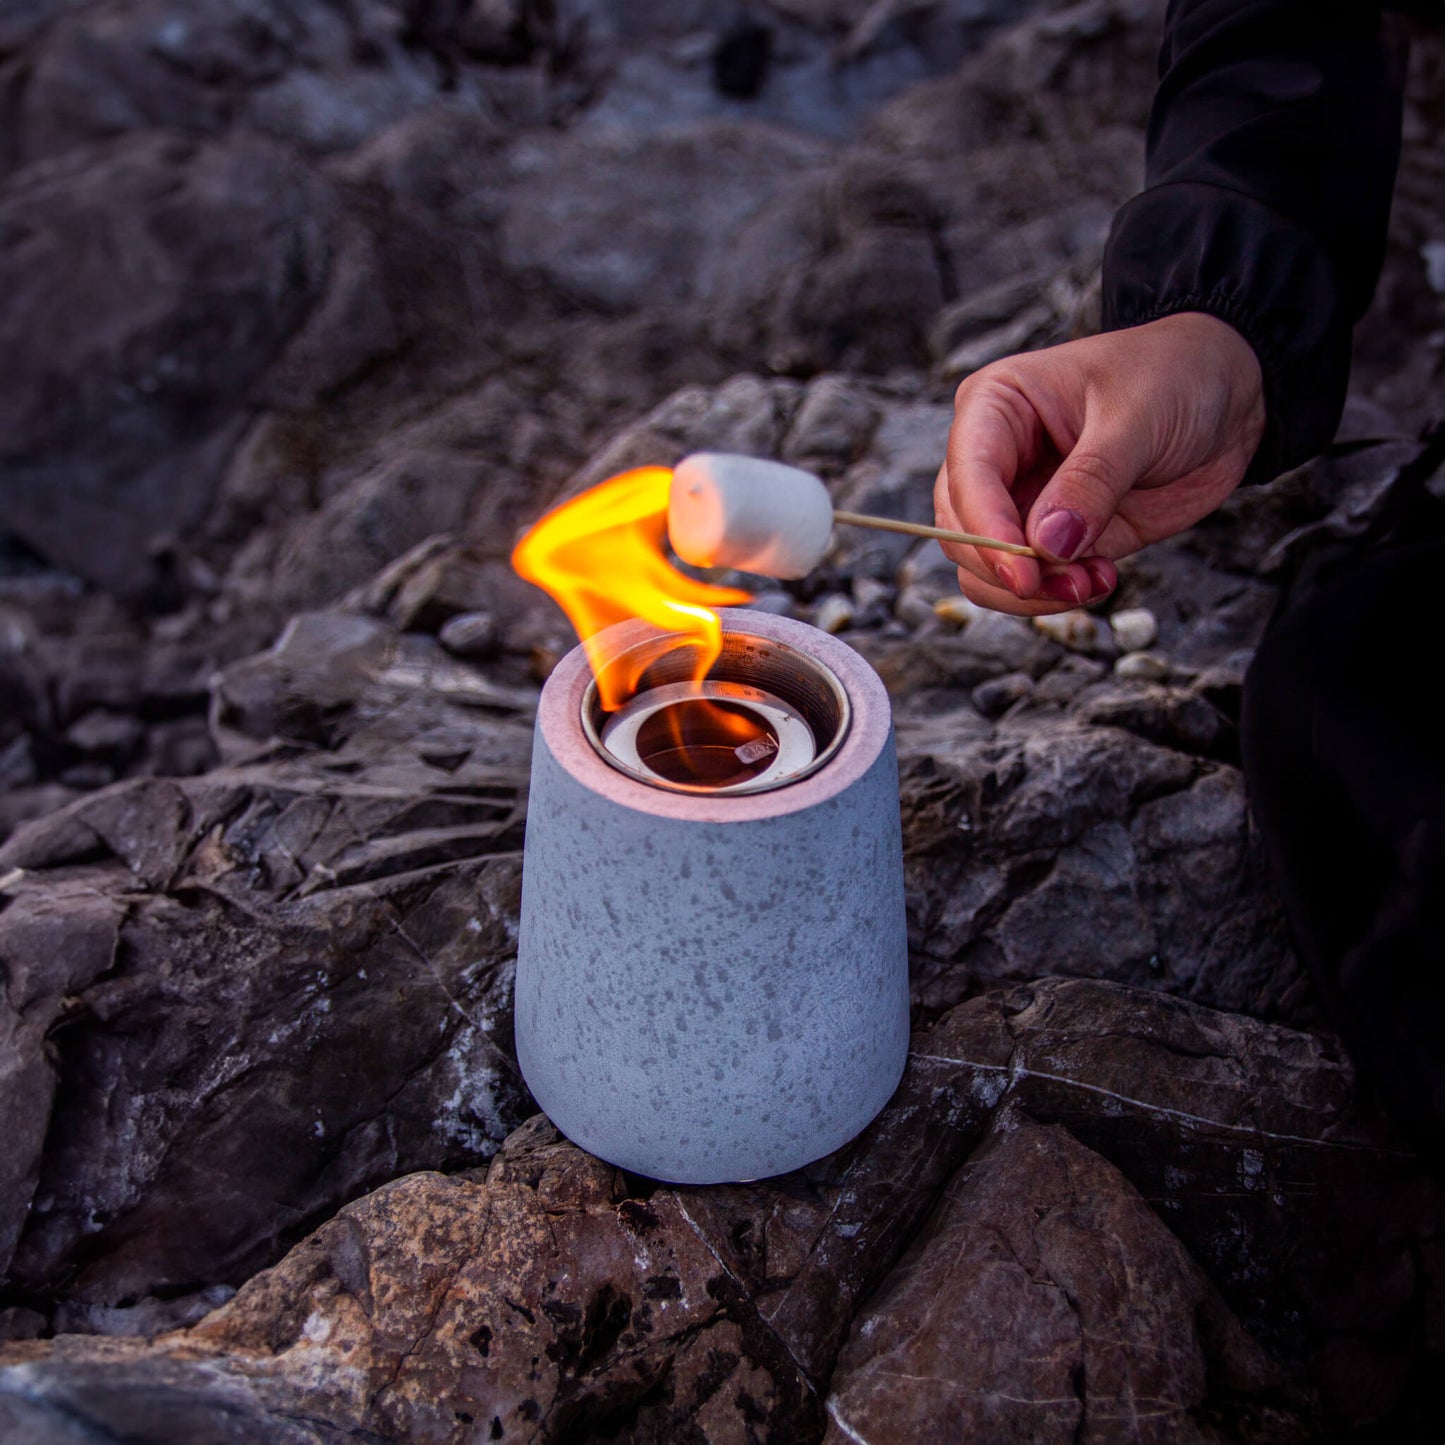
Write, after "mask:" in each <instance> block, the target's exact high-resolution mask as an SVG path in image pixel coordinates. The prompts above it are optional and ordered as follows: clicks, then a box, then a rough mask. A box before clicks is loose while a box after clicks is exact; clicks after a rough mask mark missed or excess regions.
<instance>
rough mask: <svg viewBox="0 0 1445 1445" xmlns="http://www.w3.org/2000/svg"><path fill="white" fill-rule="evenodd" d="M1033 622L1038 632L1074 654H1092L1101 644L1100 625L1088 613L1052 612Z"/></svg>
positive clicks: (1078, 611) (1077, 611)
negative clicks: (1069, 649)
mask: <svg viewBox="0 0 1445 1445" xmlns="http://www.w3.org/2000/svg"><path fill="white" fill-rule="evenodd" d="M1033 621H1034V627H1035V629H1036V630H1037V631H1039V632H1042V633H1043V634H1044V636H1045V637H1048V638H1051V639H1052V640H1053V641H1054V642H1058V643H1061V644H1062V645H1063V646H1064V647H1067V648H1071V649H1072V650H1073V651H1074V652H1083V653H1091V652H1093V651H1094V649H1095V648H1096V647H1097V646H1098V644H1099V624H1098V622H1096V621H1095V620H1094V618H1093V617H1092V616H1091V615H1090V614H1089V613H1087V612H1083V611H1080V610H1075V611H1073V612H1051V613H1048V614H1046V615H1045V616H1043V617H1035V618H1034V620H1033Z"/></svg>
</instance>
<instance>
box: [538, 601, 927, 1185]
mask: <svg viewBox="0 0 1445 1445" xmlns="http://www.w3.org/2000/svg"><path fill="white" fill-rule="evenodd" d="M721 616H722V622H723V647H722V652H721V654H720V656H719V657H718V658H717V660H716V662H715V663H714V664H713V666H712V667H711V669H710V670H709V671H708V673H707V676H706V678H705V679H704V680H703V681H702V682H700V683H699V682H698V681H696V680H694V678H693V677H692V672H693V666H692V663H693V659H694V657H695V653H693V651H692V650H691V648H689V647H687V646H686V645H685V641H686V640H685V639H684V638H682V637H681V636H680V635H672V634H666V633H659V632H658V631H657V630H656V629H654V628H652V627H650V626H647V625H646V624H642V623H623V624H621V625H619V626H616V627H613V628H611V629H609V630H608V631H607V632H606V633H605V634H602V641H603V643H604V651H605V655H606V657H607V658H608V659H612V660H616V662H617V664H618V665H619V666H621V665H626V666H627V667H628V669H629V675H631V674H634V673H636V672H637V671H638V670H639V667H640V669H641V676H640V680H639V682H638V684H637V685H636V687H635V689H633V691H632V695H631V697H630V698H629V700H628V701H627V702H626V703H625V704H624V705H623V706H621V707H620V708H617V709H616V710H615V711H613V712H611V713H607V712H604V711H603V709H602V707H601V704H600V701H599V692H598V688H597V685H596V683H595V681H594V679H593V675H592V671H591V668H590V667H589V665H588V661H587V658H586V656H585V654H584V652H583V649H582V648H581V647H578V648H576V649H574V650H573V651H572V652H571V653H570V654H568V656H567V657H566V658H564V659H563V661H562V662H561V663H560V664H559V665H558V667H557V669H556V670H555V671H554V672H553V674H552V676H551V678H550V679H549V680H548V682H547V685H546V687H545V688H544V689H543V692H542V699H541V704H540V707H539V710H538V716H537V727H536V736H535V742H534V748H533V769H532V782H531V795H530V802H529V811H528V821H527V842H526V853H525V861H524V873H523V884H522V914H521V936H520V941H519V947H518V958H517V999H516V1036H517V1055H518V1060H519V1062H520V1064H521V1068H522V1073H523V1076H524V1077H525V1079H526V1081H527V1084H528V1087H529V1088H530V1089H531V1090H532V1093H533V1095H534V1097H535V1098H536V1100H537V1102H538V1104H540V1105H541V1107H542V1108H543V1109H544V1110H545V1111H546V1113H547V1114H548V1115H549V1117H550V1118H551V1119H552V1121H553V1123H555V1124H556V1125H557V1127H558V1128H559V1129H561V1130H562V1132H563V1133H564V1134H566V1135H567V1136H568V1137H569V1138H571V1139H572V1140H573V1141H574V1142H575V1143H577V1144H579V1145H581V1146H582V1147H583V1148H585V1149H588V1150H590V1151H591V1152H592V1153H594V1154H597V1155H599V1156H600V1157H601V1158H603V1159H606V1160H608V1161H609V1162H611V1163H614V1164H617V1165H619V1166H620V1167H622V1168H625V1169H629V1170H632V1171H635V1172H637V1173H639V1174H644V1175H648V1176H651V1177H653V1178H658V1179H664V1180H669V1181H674V1182H682V1183H699V1184H700V1183H716V1182H720V1181H724V1180H741V1179H753V1178H761V1177H765V1176H769V1175H774V1174H780V1173H783V1172H785V1171H787V1170H790V1169H795V1168H798V1167H800V1166H801V1165H804V1164H807V1163H809V1162H810V1161H812V1160H814V1159H817V1158H820V1157H821V1156H822V1155H824V1154H827V1153H830V1152H831V1151H832V1150H834V1149H836V1148H838V1147H840V1146H841V1145H843V1144H845V1143H846V1142H847V1141H848V1140H849V1139H851V1138H852V1137H853V1136H854V1135H855V1134H857V1133H858V1132H859V1131H860V1130H861V1129H862V1128H863V1127H864V1126H865V1125H866V1124H867V1123H868V1122H869V1121H870V1120H871V1119H872V1118H873V1117H874V1116H875V1115H876V1114H877V1112H878V1111H879V1110H880V1109H881V1108H882V1106H883V1105H884V1103H885V1102H886V1101H887V1100H888V1098H889V1096H890V1095H891V1094H892V1092H893V1090H894V1088H895V1087H896V1085H897V1083H898V1080H899V1077H900V1076H901V1074H902V1071H903V1065H904V1060H905V1057H906V1054H907V1048H908V962H907V944H906V937H905V924H904V904H903V858H902V839H901V833H900V827H899V816H898V775H897V761H896V756H895V752H894V743H893V729H892V720H891V714H890V710H889V704H888V696H887V693H886V692H885V691H884V688H883V685H882V683H881V682H880V680H879V679H878V677H877V675H876V674H875V673H874V672H873V671H872V669H871V668H870V667H869V666H868V665H867V663H865V662H864V661H863V660H862V658H860V657H859V656H858V655H857V654H856V653H855V652H854V651H853V650H852V649H851V648H850V647H848V646H847V645H846V644H844V643H842V642H839V641H838V640H837V639H836V638H834V637H831V636H829V635H828V634H826V633H823V632H820V631H818V630H816V629H815V628H812V627H808V626H806V625H805V624H803V623H800V622H795V621H791V620H789V619H787V618H779V617H774V616H771V615H768V614H764V613H757V612H750V611H743V610H733V611H725V612H723V613H722V614H721ZM608 665H611V664H610V663H609V664H608Z"/></svg>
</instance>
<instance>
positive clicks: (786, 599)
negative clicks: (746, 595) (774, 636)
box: [744, 587, 793, 617]
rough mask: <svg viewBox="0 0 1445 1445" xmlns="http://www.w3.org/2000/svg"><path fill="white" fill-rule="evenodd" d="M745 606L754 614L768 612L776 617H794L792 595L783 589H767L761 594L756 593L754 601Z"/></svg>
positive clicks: (753, 597)
mask: <svg viewBox="0 0 1445 1445" xmlns="http://www.w3.org/2000/svg"><path fill="white" fill-rule="evenodd" d="M744 605H745V606H747V607H750V608H751V609H752V610H753V611H754V612H767V613H770V614H771V615H772V616H774V617H791V616H792V615H793V597H792V594H791V593H789V592H784V591H783V589H782V588H781V587H765V588H764V589H763V590H762V591H761V592H754V593H753V595H752V599H751V600H750V601H749V602H747V603H745V604H744Z"/></svg>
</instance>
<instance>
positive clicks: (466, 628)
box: [437, 612, 497, 657]
mask: <svg viewBox="0 0 1445 1445" xmlns="http://www.w3.org/2000/svg"><path fill="white" fill-rule="evenodd" d="M437 641H438V642H440V643H441V645H442V646H443V647H444V648H446V650H447V651H448V652H449V653H451V655H452V656H453V657H490V656H491V655H492V654H493V653H494V652H495V651H496V650H497V620H496V618H495V617H493V616H492V614H491V613H490V612H459V613H458V614H457V615H456V616H455V617H449V618H447V620H446V621H445V622H444V623H443V624H442V630H441V631H440V632H439V633H437Z"/></svg>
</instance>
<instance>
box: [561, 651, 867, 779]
mask: <svg viewBox="0 0 1445 1445" xmlns="http://www.w3.org/2000/svg"><path fill="white" fill-rule="evenodd" d="M722 642H723V647H722V652H721V653H720V654H719V656H718V659H717V661H716V662H715V663H714V664H713V666H712V667H711V668H710V669H709V671H708V673H707V676H706V677H705V678H704V679H703V681H702V682H700V683H699V682H696V681H694V680H693V678H692V671H693V666H694V663H693V646H692V644H691V643H689V642H688V641H687V640H686V639H685V638H684V637H683V636H682V635H681V634H676V633H673V634H663V635H660V636H655V637H651V638H649V639H647V640H646V641H644V642H641V643H638V644H634V645H633V646H632V647H629V648H628V649H626V650H625V651H624V652H622V653H619V654H618V655H617V656H616V657H614V658H612V659H611V660H610V661H609V662H608V664H607V668H606V669H604V675H605V672H606V670H609V669H611V668H619V669H622V668H625V669H627V670H629V671H631V670H635V669H636V668H638V667H640V668H641V676H640V678H639V680H638V683H637V687H636V690H635V691H634V693H633V696H632V697H631V698H630V699H629V700H628V701H627V702H626V703H624V704H623V706H622V707H620V708H618V709H617V711H615V712H612V713H608V712H605V711H604V710H603V708H602V703H601V696H600V693H599V691H598V688H597V684H596V682H595V681H594V682H592V683H590V684H589V686H588V687H587V690H586V692H585V694H584V696H583V699H582V728H583V731H584V732H585V733H586V736H587V739H588V741H589V742H590V743H591V744H592V746H593V748H595V749H596V751H597V753H598V754H599V755H600V756H601V757H602V758H604V759H605V760H606V761H607V762H608V763H609V764H610V765H611V766H612V767H614V768H616V769H617V770H618V771H619V772H623V773H626V774H628V776H630V777H633V778H637V779H638V780H639V781H641V782H644V783H647V784H649V785H650V786H652V787H655V788H665V789H669V790H671V791H674V792H681V793H708V794H734V793H761V792H766V791H768V790H769V789H772V788H780V787H783V786H785V785H786V784H788V783H793V782H797V781H798V780H799V779H800V778H805V777H807V776H808V775H809V774H810V773H814V772H816V771H817V770H818V769H819V768H821V767H822V766H823V765H824V764H825V763H826V762H827V761H828V760H829V759H830V758H831V757H833V756H834V754H835V753H836V752H837V751H838V749H839V748H840V747H841V746H842V744H843V740H844V738H845V737H846V736H847V733H848V725H849V720H850V714H851V710H850V708H849V703H848V695H847V693H846V692H845V690H844V688H843V685H842V684H841V683H840V682H839V681H838V678H837V677H836V676H835V675H834V673H833V672H832V670H831V669H829V668H828V667H826V666H824V665H823V664H822V663H821V662H819V661H818V660H817V659H816V658H812V657H808V656H806V655H805V654H804V653H801V652H799V651H798V650H797V649H796V648H792V647H789V646H788V645H787V644H786V643H780V642H776V641H773V640H771V639H769V638H764V637H759V636H756V635H755V634H752V633H746V632H724V633H723V638H722Z"/></svg>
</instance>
